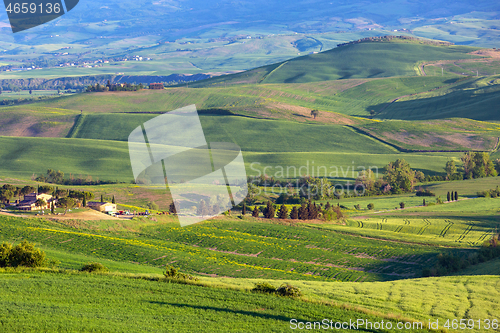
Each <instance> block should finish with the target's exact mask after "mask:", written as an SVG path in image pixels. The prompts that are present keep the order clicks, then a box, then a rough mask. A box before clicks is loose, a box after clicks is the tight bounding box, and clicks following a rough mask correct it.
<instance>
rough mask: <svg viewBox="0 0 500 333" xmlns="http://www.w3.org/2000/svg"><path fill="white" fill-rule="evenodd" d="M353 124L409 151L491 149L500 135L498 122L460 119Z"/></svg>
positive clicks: (494, 146)
mask: <svg viewBox="0 0 500 333" xmlns="http://www.w3.org/2000/svg"><path fill="white" fill-rule="evenodd" d="M356 127H357V128H359V129H361V130H363V131H364V132H365V133H370V134H371V135H373V136H375V137H377V138H380V139H381V140H384V141H385V142H389V143H391V144H393V145H395V146H397V147H399V148H401V149H409V150H424V151H425V150H438V151H457V150H461V151H467V150H494V149H495V148H496V146H497V142H498V137H500V127H499V126H498V124H496V123H488V122H481V121H474V120H471V119H463V118H458V119H457V118H453V119H445V120H435V121H432V122H430V121H383V122H374V123H367V124H363V125H360V126H356Z"/></svg>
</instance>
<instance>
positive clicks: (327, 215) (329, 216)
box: [322, 207, 337, 221]
mask: <svg viewBox="0 0 500 333" xmlns="http://www.w3.org/2000/svg"><path fill="white" fill-rule="evenodd" d="M322 217H323V220H325V221H333V220H336V219H337V213H336V212H335V211H334V210H333V208H331V207H330V208H328V209H326V210H324V211H323V215H322Z"/></svg>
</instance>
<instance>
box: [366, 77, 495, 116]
mask: <svg viewBox="0 0 500 333" xmlns="http://www.w3.org/2000/svg"><path fill="white" fill-rule="evenodd" d="M461 88H462V89H463V90H460V89H461ZM470 88H471V87H470V83H468V84H463V85H460V86H456V87H454V91H451V92H449V93H447V94H445V95H442V96H433V97H429V98H421V99H415V100H407V101H398V102H397V103H392V104H390V105H388V103H381V104H376V105H369V106H367V107H366V109H365V110H366V112H367V113H369V112H370V110H382V111H381V112H380V113H379V114H377V115H376V117H377V118H379V119H400V120H430V119H443V118H456V117H458V118H470V119H474V120H483V121H493V120H500V116H499V114H498V112H497V111H496V110H497V105H498V103H499V102H500V91H499V89H498V88H492V87H489V86H487V87H481V88H476V89H470ZM466 89H468V90H466ZM471 110H474V112H471Z"/></svg>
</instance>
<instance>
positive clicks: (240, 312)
mask: <svg viewBox="0 0 500 333" xmlns="http://www.w3.org/2000/svg"><path fill="white" fill-rule="evenodd" d="M149 303H151V304H156V305H169V306H175V307H179V308H190V309H200V310H210V311H216V312H222V313H230V314H237V315H245V316H252V317H260V318H263V319H273V320H280V321H286V322H290V320H291V319H297V320H298V321H303V322H305V321H310V320H308V319H300V318H290V317H286V316H281V315H271V314H267V313H261V312H255V311H245V310H232V309H227V308H218V307H215V306H205V305H192V304H180V303H168V302H158V301H150V302H149Z"/></svg>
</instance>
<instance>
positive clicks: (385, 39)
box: [337, 35, 453, 46]
mask: <svg viewBox="0 0 500 333" xmlns="http://www.w3.org/2000/svg"><path fill="white" fill-rule="evenodd" d="M393 39H399V40H409V41H418V42H419V43H420V44H427V45H453V43H450V42H442V41H433V40H422V39H420V38H416V37H410V36H391V35H388V36H380V37H365V38H361V39H358V40H355V41H351V42H348V43H341V44H337V46H345V45H353V44H359V43H366V42H389V41H391V40H393Z"/></svg>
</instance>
